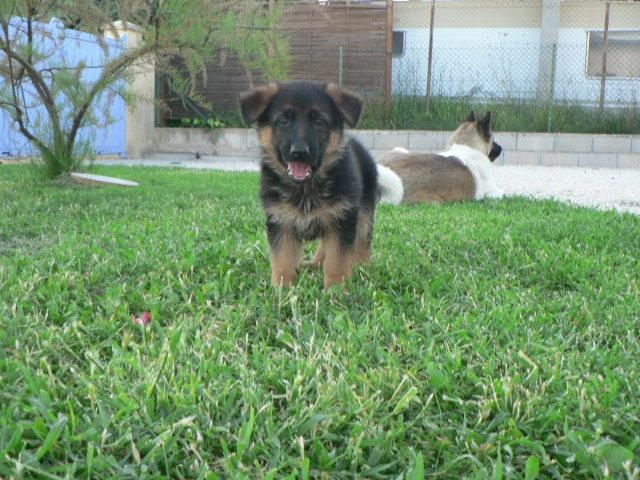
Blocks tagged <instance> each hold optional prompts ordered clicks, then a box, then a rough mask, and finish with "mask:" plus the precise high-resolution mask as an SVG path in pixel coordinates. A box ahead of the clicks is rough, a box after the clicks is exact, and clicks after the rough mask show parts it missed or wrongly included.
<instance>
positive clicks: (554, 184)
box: [96, 155, 640, 215]
mask: <svg viewBox="0 0 640 480" xmlns="http://www.w3.org/2000/svg"><path fill="white" fill-rule="evenodd" d="M96 163H99V164H103V165H114V164H119V165H149V166H164V167H182V168H198V169H216V170H231V171H258V159H257V158H244V157H213V156H203V157H202V158H201V159H200V160H195V159H194V158H193V157H192V156H191V155H156V156H153V157H151V158H145V159H135V160H102V161H97V162H96ZM493 171H494V174H495V178H496V183H497V184H498V187H499V188H501V189H503V190H504V191H505V194H506V195H507V196H510V195H518V196H524V197H532V198H553V199H556V200H559V201H563V202H568V203H572V204H575V205H582V206H587V207H593V208H598V209H601V210H611V209H615V210H618V211H622V212H631V213H634V214H636V215H640V169H608V168H586V167H540V166H524V165H494V166H493Z"/></svg>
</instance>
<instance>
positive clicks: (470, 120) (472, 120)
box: [464, 110, 476, 122]
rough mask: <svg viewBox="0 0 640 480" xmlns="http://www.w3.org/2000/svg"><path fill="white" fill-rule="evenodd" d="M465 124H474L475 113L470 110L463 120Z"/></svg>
mask: <svg viewBox="0 0 640 480" xmlns="http://www.w3.org/2000/svg"><path fill="white" fill-rule="evenodd" d="M464 121H465V122H475V121H476V112H474V111H473V110H471V111H470V112H469V115H467V118H465V119H464Z"/></svg>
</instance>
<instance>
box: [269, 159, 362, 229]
mask: <svg viewBox="0 0 640 480" xmlns="http://www.w3.org/2000/svg"><path fill="white" fill-rule="evenodd" d="M269 170H270V167H268V166H263V169H262V175H263V176H266V177H267V178H269V177H271V174H272V172H270V171H269ZM273 173H275V172H273ZM275 176H276V177H277V178H278V181H277V183H274V182H273V179H270V180H266V179H264V181H263V182H262V189H261V198H262V204H263V207H264V210H265V212H266V214H267V216H269V217H270V218H271V220H272V221H274V222H276V223H278V224H280V225H282V226H285V227H289V228H293V229H294V230H295V231H296V232H297V234H298V235H299V236H300V237H301V238H305V239H313V238H317V237H319V236H321V235H322V234H323V232H325V231H326V229H327V227H329V226H331V225H333V224H335V222H336V220H338V219H340V218H342V217H343V216H344V215H345V213H346V212H347V211H348V210H350V209H351V208H352V206H353V203H352V202H351V201H349V200H348V199H347V198H346V197H345V195H344V194H343V193H342V192H340V191H339V189H337V188H336V185H335V184H334V182H333V181H332V180H331V177H330V176H324V175H323V176H318V177H316V178H314V179H313V180H311V181H310V182H308V183H305V184H301V185H296V184H292V183H290V182H289V181H287V180H283V179H282V178H281V177H279V176H277V175H275Z"/></svg>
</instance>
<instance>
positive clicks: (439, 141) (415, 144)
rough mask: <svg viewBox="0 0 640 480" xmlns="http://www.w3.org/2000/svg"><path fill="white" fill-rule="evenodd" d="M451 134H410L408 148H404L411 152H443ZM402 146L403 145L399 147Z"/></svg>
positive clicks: (414, 132) (412, 132) (415, 132)
mask: <svg viewBox="0 0 640 480" xmlns="http://www.w3.org/2000/svg"><path fill="white" fill-rule="evenodd" d="M450 137H451V132H418V131H411V132H409V143H408V146H406V147H404V148H406V149H407V150H409V151H411V152H425V153H426V152H432V151H434V150H436V151H438V152H441V151H443V150H444V148H445V147H446V146H447V142H448V141H449V138H450ZM398 146H402V145H398Z"/></svg>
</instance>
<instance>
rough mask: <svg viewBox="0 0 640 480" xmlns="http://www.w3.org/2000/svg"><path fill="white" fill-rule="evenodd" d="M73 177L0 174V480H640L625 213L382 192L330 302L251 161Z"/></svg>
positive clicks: (635, 264) (633, 255)
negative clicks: (291, 254)
mask: <svg viewBox="0 0 640 480" xmlns="http://www.w3.org/2000/svg"><path fill="white" fill-rule="evenodd" d="M93 172H94V173H98V174H102V175H112V176H118V177H121V178H127V179H130V180H135V181H138V182H140V183H141V186H140V187H137V188H130V189H125V188H118V187H103V188H90V187H79V186H71V185H69V184H66V183H64V182H44V181H41V180H39V179H38V177H36V176H35V175H34V174H33V170H32V169H31V167H28V166H7V165H3V166H0V317H1V318H0V478H2V479H13V478H37V479H50V478H92V479H93V478H105V479H106V478H109V479H113V478H172V479H174V478H202V479H216V478H219V479H262V478H273V479H307V478H319V479H361V478H362V479H421V478H444V479H449V478H452V479H459V478H479V479H481V478H492V479H512V478H513V479H527V480H528V479H535V478H566V479H581V478H606V477H610V478H623V479H630V478H636V479H637V478H640V298H639V297H640V293H639V291H640V289H639V286H638V282H639V277H640V217H636V216H632V215H630V214H619V213H615V212H598V211H594V210H590V209H586V208H579V207H571V206H568V205H564V204H560V203H556V202H553V201H534V200H530V199H524V198H508V199H505V200H503V201H499V202H497V201H485V202H479V203H465V204H457V205H449V206H429V205H422V206H413V207H408V206H402V207H391V206H388V205H383V206H381V207H380V208H379V209H378V212H377V218H376V232H375V236H374V245H373V252H374V254H373V260H372V264H371V265H370V266H366V267H358V268H356V269H355V271H354V275H353V276H352V278H351V280H350V282H349V285H348V288H349V292H350V293H349V294H348V295H341V294H329V295H325V294H323V293H322V275H321V274H320V273H318V272H304V273H303V274H302V276H301V278H300V280H299V283H298V286H296V287H295V288H291V289H285V290H282V291H279V290H278V289H274V288H272V287H270V286H269V285H268V282H269V262H268V251H267V244H266V238H265V233H264V217H263V212H262V209H261V207H260V204H259V200H258V196H257V190H258V175H257V174H255V173H228V172H215V171H191V170H181V169H176V170H169V169H160V168H157V169H156V168H143V167H140V168H125V167H118V168H116V167H101V168H95V169H94V171H93ZM309 251H311V247H310V249H309ZM144 312H150V314H151V320H150V323H149V324H148V325H147V326H146V327H144V326H140V325H138V324H136V323H134V321H133V318H135V317H140V316H141V314H142V313H144ZM132 317H133V318H132Z"/></svg>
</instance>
